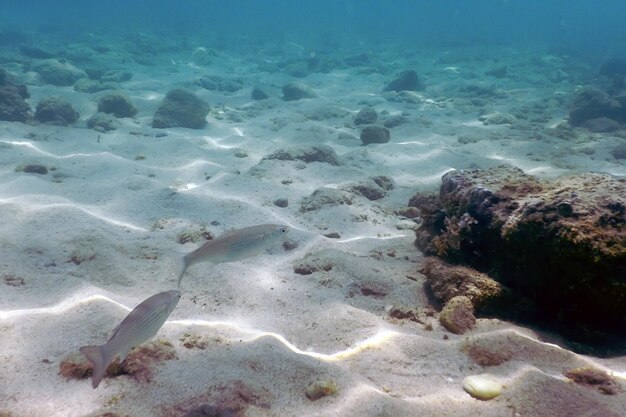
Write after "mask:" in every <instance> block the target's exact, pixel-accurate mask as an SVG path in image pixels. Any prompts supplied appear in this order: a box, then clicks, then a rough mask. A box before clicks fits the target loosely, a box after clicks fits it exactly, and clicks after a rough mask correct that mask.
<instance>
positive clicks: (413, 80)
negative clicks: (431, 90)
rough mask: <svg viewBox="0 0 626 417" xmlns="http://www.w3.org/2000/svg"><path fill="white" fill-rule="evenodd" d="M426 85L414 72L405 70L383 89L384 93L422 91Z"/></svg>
mask: <svg viewBox="0 0 626 417" xmlns="http://www.w3.org/2000/svg"><path fill="white" fill-rule="evenodd" d="M424 88H425V87H424V84H423V83H422V81H421V80H420V79H419V77H418V75H417V72H415V71H414V70H405V71H402V72H401V73H399V74H398V75H397V77H396V78H395V79H394V80H393V81H391V82H390V83H389V84H387V85H386V86H385V88H383V91H421V90H424Z"/></svg>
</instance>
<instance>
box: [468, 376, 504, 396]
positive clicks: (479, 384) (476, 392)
mask: <svg viewBox="0 0 626 417" xmlns="http://www.w3.org/2000/svg"><path fill="white" fill-rule="evenodd" d="M462 385H463V389H464V390H465V392H467V393H468V394H469V395H471V396H472V397H474V398H476V399H478V400H483V401H487V400H491V399H493V398H496V397H497V396H498V395H500V393H502V384H501V383H499V382H498V381H496V380H494V379H493V378H491V377H490V376H489V375H485V374H482V375H470V376H468V377H465V379H463V383H462Z"/></svg>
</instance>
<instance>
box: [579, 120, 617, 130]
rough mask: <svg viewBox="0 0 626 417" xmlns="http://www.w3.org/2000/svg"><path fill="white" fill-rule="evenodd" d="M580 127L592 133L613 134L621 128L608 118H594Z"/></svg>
mask: <svg viewBox="0 0 626 417" xmlns="http://www.w3.org/2000/svg"><path fill="white" fill-rule="evenodd" d="M582 126H583V127H584V128H585V129H587V130H589V131H591V132H594V133H605V132H615V131H616V130H620V129H621V127H622V126H621V125H620V124H619V122H616V121H615V120H613V119H609V118H608V117H596V118H595V119H589V120H586V121H585V122H584V123H583V124H582Z"/></svg>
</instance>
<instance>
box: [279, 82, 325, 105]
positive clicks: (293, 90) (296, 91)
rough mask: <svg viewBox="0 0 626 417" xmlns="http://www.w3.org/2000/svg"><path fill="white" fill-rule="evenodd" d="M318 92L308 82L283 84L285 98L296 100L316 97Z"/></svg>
mask: <svg viewBox="0 0 626 417" xmlns="http://www.w3.org/2000/svg"><path fill="white" fill-rule="evenodd" d="M315 97H317V94H316V93H315V91H313V89H312V88H311V87H309V86H308V85H306V84H302V83H297V82H291V83H289V84H286V85H284V86H283V100H285V101H296V100H302V99H303V98H315Z"/></svg>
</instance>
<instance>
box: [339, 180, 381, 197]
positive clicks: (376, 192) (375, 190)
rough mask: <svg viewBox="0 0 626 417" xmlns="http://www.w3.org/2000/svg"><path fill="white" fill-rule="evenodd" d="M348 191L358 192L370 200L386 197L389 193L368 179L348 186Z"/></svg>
mask: <svg viewBox="0 0 626 417" xmlns="http://www.w3.org/2000/svg"><path fill="white" fill-rule="evenodd" d="M347 190H348V191H351V192H353V193H357V194H360V195H362V196H363V197H365V198H367V199H368V200H370V201H376V200H380V199H382V198H385V196H386V195H387V193H385V190H383V189H382V188H381V187H380V186H379V185H378V184H376V183H375V182H374V181H368V182H364V183H361V184H356V185H351V186H348V187H347Z"/></svg>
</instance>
